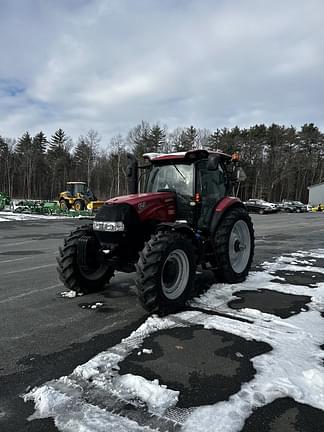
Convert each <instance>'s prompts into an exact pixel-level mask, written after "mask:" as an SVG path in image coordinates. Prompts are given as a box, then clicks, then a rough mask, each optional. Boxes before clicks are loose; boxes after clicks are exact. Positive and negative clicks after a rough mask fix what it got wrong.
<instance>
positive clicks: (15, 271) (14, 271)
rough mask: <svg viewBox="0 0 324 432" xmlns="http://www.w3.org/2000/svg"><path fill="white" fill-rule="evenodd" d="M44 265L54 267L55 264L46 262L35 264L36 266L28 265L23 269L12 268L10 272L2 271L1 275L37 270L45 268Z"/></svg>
mask: <svg viewBox="0 0 324 432" xmlns="http://www.w3.org/2000/svg"><path fill="white" fill-rule="evenodd" d="M46 267H56V264H46V265H41V266H37V267H28V268H25V269H20V270H13V271H10V272H5V273H2V275H3V276H5V275H9V274H16V273H23V272H26V271H32V270H39V269H42V268H46Z"/></svg>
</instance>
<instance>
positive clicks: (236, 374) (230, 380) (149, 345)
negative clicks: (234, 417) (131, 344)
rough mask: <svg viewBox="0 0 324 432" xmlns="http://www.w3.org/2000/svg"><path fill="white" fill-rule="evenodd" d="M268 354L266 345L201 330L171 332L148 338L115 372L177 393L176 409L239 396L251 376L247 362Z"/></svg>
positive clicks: (249, 362)
mask: <svg viewBox="0 0 324 432" xmlns="http://www.w3.org/2000/svg"><path fill="white" fill-rule="evenodd" d="M271 349H272V348H271V346H270V345H268V344H266V343H264V342H256V341H248V340H246V339H243V338H241V337H239V336H235V335H232V334H230V333H226V332H222V331H217V330H213V329H211V330H206V329H204V328H203V327H201V326H192V327H190V328H189V327H186V328H174V329H169V330H164V331H160V332H157V333H154V334H153V335H152V336H150V337H148V338H146V339H145V340H144V343H143V345H142V346H141V348H140V349H136V350H134V351H133V352H132V353H131V354H130V355H129V356H128V357H126V359H125V360H123V361H122V362H121V363H120V364H119V366H120V372H119V373H120V375H123V374H127V373H131V374H134V375H140V376H143V377H144V378H146V379H148V380H154V379H158V380H159V381H160V384H163V385H167V387H168V388H169V389H172V390H178V391H180V395H179V401H178V404H177V407H179V408H188V407H191V406H199V405H208V404H214V403H216V402H218V401H222V400H226V399H228V398H229V397H230V396H231V395H232V394H234V393H236V392H238V391H239V390H240V388H241V385H242V383H244V382H247V381H250V380H251V379H252V378H253V377H254V375H255V372H256V371H255V369H254V368H253V365H252V362H251V361H250V359H251V358H253V357H255V356H257V355H260V354H264V353H266V352H268V351H270V350H271ZM139 353H140V354H139ZM215 389H216V390H215Z"/></svg>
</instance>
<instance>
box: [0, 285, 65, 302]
mask: <svg viewBox="0 0 324 432" xmlns="http://www.w3.org/2000/svg"><path fill="white" fill-rule="evenodd" d="M61 286H62V284H56V285H52V286H49V287H45V288H40V289H34V290H31V291H28V292H25V293H22V294H18V295H15V296H11V297H7V298H6V299H3V300H0V304H3V303H8V302H11V301H14V300H17V299H19V298H22V297H27V296H29V295H32V294H35V293H38V292H41V291H48V290H51V289H54V288H58V287H61Z"/></svg>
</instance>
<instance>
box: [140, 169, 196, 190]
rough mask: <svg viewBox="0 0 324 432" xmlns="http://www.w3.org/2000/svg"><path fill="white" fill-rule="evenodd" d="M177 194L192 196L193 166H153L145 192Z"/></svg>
mask: <svg viewBox="0 0 324 432" xmlns="http://www.w3.org/2000/svg"><path fill="white" fill-rule="evenodd" d="M167 191H170V192H177V193H178V194H181V195H186V196H192V195H193V165H192V164H190V165H186V164H171V165H159V166H158V165H155V166H153V168H152V170H151V172H150V174H149V178H148V181H147V186H146V192H167Z"/></svg>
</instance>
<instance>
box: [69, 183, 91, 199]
mask: <svg viewBox="0 0 324 432" xmlns="http://www.w3.org/2000/svg"><path fill="white" fill-rule="evenodd" d="M87 190H88V186H87V183H85V182H67V183H66V191H67V192H68V193H69V194H70V195H71V196H73V197H77V196H78V197H81V196H83V195H85V193H86V192H87Z"/></svg>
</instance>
